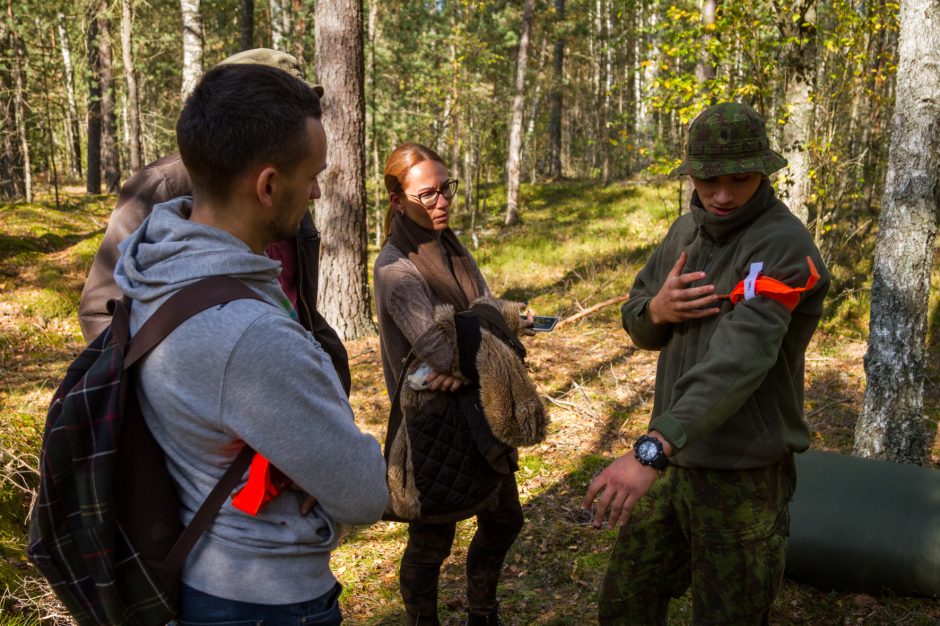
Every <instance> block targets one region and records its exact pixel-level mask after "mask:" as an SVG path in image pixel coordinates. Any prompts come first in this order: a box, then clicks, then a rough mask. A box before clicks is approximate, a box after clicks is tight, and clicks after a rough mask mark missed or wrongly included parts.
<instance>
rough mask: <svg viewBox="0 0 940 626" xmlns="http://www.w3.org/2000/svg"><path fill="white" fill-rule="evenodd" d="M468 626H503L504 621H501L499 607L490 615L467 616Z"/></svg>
mask: <svg viewBox="0 0 940 626" xmlns="http://www.w3.org/2000/svg"><path fill="white" fill-rule="evenodd" d="M467 626H503V621H502V620H501V619H499V607H497V608H495V609H493V612H492V613H490V614H489V615H484V616H481V615H471V614H469V613H468V614H467Z"/></svg>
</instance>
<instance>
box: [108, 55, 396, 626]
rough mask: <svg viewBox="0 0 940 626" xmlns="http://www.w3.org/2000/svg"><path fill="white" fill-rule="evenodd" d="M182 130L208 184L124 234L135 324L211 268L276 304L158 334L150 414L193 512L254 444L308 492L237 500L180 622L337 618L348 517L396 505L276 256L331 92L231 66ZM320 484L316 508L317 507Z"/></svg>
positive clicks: (201, 554)
mask: <svg viewBox="0 0 940 626" xmlns="http://www.w3.org/2000/svg"><path fill="white" fill-rule="evenodd" d="M245 85H250V86H251V88H250V89H246V88H245ZM176 130H177V142H178V144H179V149H180V153H181V155H182V159H183V163H184V164H185V166H186V169H187V171H188V172H189V175H190V177H191V178H192V182H193V196H192V197H191V198H190V197H182V198H177V199H174V200H171V201H169V202H166V203H163V204H159V205H157V206H155V207H154V209H153V213H152V214H151V215H150V216H149V217H148V218H147V219H146V220H145V221H144V222H143V224H142V225H141V226H140V228H138V229H137V230H136V231H135V232H134V233H133V234H132V235H131V236H130V237H129V238H128V239H127V240H125V241H124V242H123V243H122V244H121V246H120V249H121V257H120V259H119V261H118V264H117V267H116V269H115V280H116V281H117V284H118V285H119V286H120V287H121V289H122V290H123V292H124V293H125V294H127V295H128V296H129V297H131V298H132V299H133V300H134V304H133V308H132V310H131V332H132V333H133V332H136V331H137V329H138V328H140V326H141V325H142V324H143V323H144V322H145V321H146V319H147V318H148V317H149V316H150V315H151V314H153V313H154V311H156V310H157V308H158V307H159V306H160V305H161V304H162V303H163V302H164V301H166V299H167V298H168V297H170V296H171V295H172V294H174V293H176V292H177V291H178V290H180V289H181V288H183V287H186V286H187V285H189V284H191V283H193V282H195V281H197V280H200V279H202V278H205V277H207V276H218V275H225V276H231V277H234V278H237V279H238V280H241V281H243V282H244V283H245V284H246V285H248V286H249V287H251V288H252V289H254V290H255V291H256V292H257V293H258V294H260V295H261V296H262V297H263V298H264V300H265V302H261V301H257V300H235V301H232V302H229V303H228V304H226V305H223V306H220V307H215V308H212V309H209V310H206V311H203V312H202V313H199V314H197V315H195V316H193V317H192V318H190V319H189V320H188V321H186V322H184V323H183V324H181V325H180V326H179V327H178V328H177V329H176V330H175V331H174V332H173V333H171V334H170V336H169V337H168V338H167V339H165V340H164V341H163V342H162V343H161V344H160V345H158V346H157V347H156V348H155V349H154V350H153V351H152V352H151V353H150V354H149V355H148V356H147V357H146V358H145V360H144V361H143V362H142V364H141V366H140V370H139V376H138V395H139V399H140V404H141V409H142V411H143V414H144V418H145V420H146V422H147V424H148V426H149V427H150V429H151V431H152V432H153V435H154V437H155V438H156V439H157V441H158V442H159V444H160V445H161V447H162V448H163V450H164V451H165V453H166V455H167V459H168V465H169V469H170V473H171V474H172V476H173V478H174V480H175V482H176V484H177V487H178V490H179V492H180V498H181V501H182V510H181V512H180V515H181V519H182V522H183V523H184V524H185V523H188V522H189V521H190V519H191V518H192V516H193V514H194V512H195V511H196V509H197V508H198V507H199V505H200V504H201V503H202V502H203V500H204V499H205V498H206V496H207V495H208V493H209V492H210V491H211V489H212V487H213V486H214V485H215V484H216V482H217V481H218V480H219V478H220V477H221V476H222V475H223V474H224V472H225V470H226V469H227V467H228V466H229V465H230V464H231V463H232V461H233V460H234V459H235V457H236V456H237V455H238V453H239V452H240V450H241V449H242V447H243V446H245V445H249V446H251V447H252V448H253V449H254V450H256V451H257V452H258V453H259V454H261V455H263V456H264V457H265V458H267V459H268V460H269V461H270V462H271V464H272V465H274V466H275V467H277V468H278V469H279V470H280V471H282V472H283V473H284V474H285V475H286V476H287V477H288V478H289V479H290V480H291V481H293V482H294V484H295V485H296V487H297V488H298V490H296V491H285V492H283V493H281V494H280V495H279V496H277V497H275V498H274V499H273V500H271V501H270V502H268V503H267V504H266V505H265V506H264V507H263V508H262V509H261V510H260V511H259V512H258V513H257V514H256V515H248V514H246V513H243V512H242V511H240V510H238V509H236V508H234V507H233V506H232V505H231V503H230V502H229V503H226V504H225V505H224V506H223V507H222V509H221V511H220V513H219V515H218V516H217V517H216V518H215V520H214V522H213V523H212V525H211V526H210V527H209V529H208V531H207V532H206V533H205V534H204V535H203V537H202V538H201V539H200V541H199V543H198V544H197V545H196V547H195V548H194V549H193V551H192V553H191V554H190V556H189V558H188V560H187V561H186V564H185V567H184V569H183V573H182V581H183V588H182V594H181V606H180V611H181V613H180V623H181V624H186V623H194V622H198V623H207V622H251V623H259V622H262V621H263V622H265V623H267V624H338V623H340V621H341V620H342V618H341V616H340V612H339V607H338V604H337V599H338V595H339V590H340V587H339V584H338V583H337V582H336V579H335V578H334V577H333V575H332V573H331V572H330V567H329V560H330V553H331V551H332V550H333V549H334V548H335V547H336V545H337V542H338V540H339V536H340V532H341V525H343V524H369V523H372V522H374V521H376V520H378V519H379V517H380V516H381V515H382V512H383V510H384V508H385V504H386V500H387V498H388V492H387V489H386V485H385V463H384V460H383V457H382V453H381V450H380V448H379V445H378V442H377V441H376V440H375V439H374V438H372V437H371V436H369V435H366V434H364V433H362V432H361V431H360V430H359V429H358V428H357V426H356V425H355V423H354V421H353V414H352V409H351V408H350V405H349V402H348V401H347V399H346V394H345V393H344V391H343V388H342V385H341V383H340V380H339V378H338V376H337V374H336V371H335V369H334V368H333V366H332V364H331V362H330V357H329V355H327V354H326V353H325V352H324V351H323V349H322V348H321V347H320V345H319V344H318V343H317V342H316V341H315V340H314V338H313V337H312V336H311V335H310V333H309V332H307V331H305V330H304V329H303V327H302V326H301V325H300V324H299V323H297V321H296V320H297V314H296V311H294V309H293V307H292V305H291V303H290V300H289V299H288V297H287V296H286V295H285V294H284V292H283V291H282V290H281V288H280V286H279V284H278V281H277V276H278V271H279V268H280V264H279V263H278V262H277V261H274V260H271V259H269V258H267V257H266V256H264V254H263V252H264V249H265V248H266V247H267V246H268V245H269V244H270V243H271V242H273V241H279V240H282V239H286V238H289V237H292V236H294V235H296V233H297V231H298V229H299V228H300V222H301V219H302V218H303V216H304V215H306V214H307V210H308V205H309V203H310V200H313V199H315V198H317V197H319V195H320V189H319V186H318V183H317V176H318V175H319V174H320V173H321V172H322V171H323V169H324V168H325V166H326V136H325V134H324V131H323V126H322V124H321V122H320V103H319V98H318V96H317V94H316V93H315V92H314V91H313V90H312V89H311V88H310V86H309V85H307V84H306V83H304V82H303V81H301V80H299V79H297V78H295V77H293V76H291V75H289V74H287V73H286V72H283V71H281V70H278V69H274V68H271V67H266V66H261V65H229V66H220V67H216V68H214V69H213V70H210V71H209V72H207V73H206V75H205V76H204V77H203V79H202V80H201V81H200V83H199V84H198V85H197V87H196V88H195V90H194V91H193V93H192V95H190V97H189V98H188V99H187V101H186V104H185V106H184V108H183V112H182V113H181V115H180V119H179V121H178V123H177V129H176ZM308 496H309V497H312V498H313V499H314V500H315V501H316V505H315V506H314V507H313V509H312V511H309V512H307V513H306V514H301V508H302V505H305V504H306V503H308V502H310V501H309V500H307V498H308ZM303 508H304V510H305V511H306V510H307V509H308V508H309V507H307V506H304V507H303Z"/></svg>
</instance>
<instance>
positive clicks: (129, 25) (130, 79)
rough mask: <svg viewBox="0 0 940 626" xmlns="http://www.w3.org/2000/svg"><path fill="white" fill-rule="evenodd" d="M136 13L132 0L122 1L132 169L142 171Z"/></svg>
mask: <svg viewBox="0 0 940 626" xmlns="http://www.w3.org/2000/svg"><path fill="white" fill-rule="evenodd" d="M133 24H134V13H133V8H132V6H131V0H121V60H122V61H123V64H124V80H125V82H126V83H127V134H128V139H129V141H128V146H127V148H128V152H129V156H130V168H131V171H132V172H136V171H137V170H139V169H140V167H141V165H142V163H141V155H140V101H139V100H138V94H137V71H136V69H135V68H134V52H133V47H132V43H131V33H132V31H133Z"/></svg>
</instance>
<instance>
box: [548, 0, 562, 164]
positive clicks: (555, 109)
mask: <svg viewBox="0 0 940 626" xmlns="http://www.w3.org/2000/svg"><path fill="white" fill-rule="evenodd" d="M564 21H565V0H555V49H554V54H553V59H552V61H553V62H552V76H553V80H552V92H551V95H550V96H549V97H550V100H551V104H550V107H551V109H550V112H549V116H548V176H549V178H561V176H562V171H561V110H562V106H563V104H564V96H563V94H564V90H563V88H564V82H565V77H564V69H565V37H564V35H563V33H564V26H563V25H564Z"/></svg>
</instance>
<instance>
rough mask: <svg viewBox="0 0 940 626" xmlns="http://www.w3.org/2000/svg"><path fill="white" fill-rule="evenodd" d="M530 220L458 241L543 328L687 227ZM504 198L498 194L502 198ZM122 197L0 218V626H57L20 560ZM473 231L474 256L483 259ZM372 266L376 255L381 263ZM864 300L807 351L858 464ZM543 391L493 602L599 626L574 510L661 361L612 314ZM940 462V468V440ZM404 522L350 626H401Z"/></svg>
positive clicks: (603, 543)
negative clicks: (855, 444) (41, 457)
mask: <svg viewBox="0 0 940 626" xmlns="http://www.w3.org/2000/svg"><path fill="white" fill-rule="evenodd" d="M523 194H524V198H523V206H524V207H525V213H524V219H525V223H524V224H523V225H521V226H519V227H516V228H512V229H505V228H503V227H500V226H498V224H499V222H500V219H499V218H500V216H498V215H495V214H493V215H482V216H477V220H476V222H477V224H478V225H480V226H479V227H478V229H477V230H476V232H474V233H470V232H469V231H467V230H463V231H461V230H460V227H461V226H465V225H466V224H468V223H469V221H470V220H469V215H467V214H466V213H465V212H460V213H458V215H457V216H456V217H455V220H454V223H455V226H456V227H457V228H458V234H459V235H460V236H461V237H462V239H463V240H464V241H465V242H467V244H468V246H470V247H471V250H472V252H473V253H474V255H475V257H476V258H477V260H478V261H479V263H480V266H481V267H482V269H483V273H484V275H485V276H486V277H487V279H488V281H489V284H490V287H491V288H492V290H493V292H494V293H496V294H499V295H502V296H504V297H508V298H512V299H515V300H528V301H529V302H530V303H531V306H532V308H533V310H535V311H536V312H538V313H539V314H544V315H558V316H560V317H567V316H570V315H573V314H575V313H577V312H578V311H580V310H583V309H585V308H587V307H590V306H591V305H594V304H596V303H599V302H603V301H605V300H607V299H610V298H614V297H615V296H618V295H621V294H625V293H626V292H627V291H628V290H629V287H630V284H631V283H632V280H633V277H634V276H635V275H636V273H637V271H638V270H639V268H640V267H641V266H642V264H643V262H644V261H645V259H646V258H647V257H648V256H649V254H650V253H651V252H652V250H653V248H654V247H655V245H656V242H657V241H658V240H659V239H660V238H661V237H662V236H663V235H664V234H665V231H666V228H667V227H668V224H669V222H670V221H671V220H672V219H674V218H675V217H676V212H675V209H673V208H672V207H673V205H674V198H675V194H674V193H673V191H672V187H668V188H667V187H663V186H658V185H648V184H617V185H611V186H608V187H600V186H596V185H593V184H587V183H577V182H569V183H558V184H551V185H548V184H546V185H538V186H524V187H523ZM494 197H499V194H498V193H497V194H494ZM112 205H113V197H109V196H97V197H88V196H83V195H69V196H67V197H66V200H65V202H64V204H63V205H62V206H61V207H60V208H58V209H57V208H56V207H55V205H54V203H53V202H52V201H51V200H48V199H44V200H42V201H40V202H37V203H34V204H23V203H21V204H13V205H10V204H7V205H0V381H2V383H0V587H2V588H3V596H2V599H0V624H4V625H7V624H26V623H34V622H36V621H40V620H42V621H47V622H55V621H63V620H62V618H61V617H60V616H61V609H59V608H57V606H56V604H55V602H54V600H53V599H52V598H51V597H50V595H49V592H48V591H47V590H46V589H44V587H43V585H42V583H41V582H40V581H39V580H38V578H37V572H36V571H35V570H34V569H33V568H32V567H31V566H30V565H29V564H28V563H27V561H26V559H25V556H24V550H25V542H26V526H25V521H24V520H25V516H26V513H27V511H28V505H29V501H30V497H31V494H32V490H33V488H34V487H35V484H36V474H35V467H36V462H37V454H38V449H39V443H40V435H41V431H42V423H43V419H44V416H45V409H46V406H47V404H48V401H49V398H50V396H51V394H52V391H53V389H54V386H55V385H56V384H57V381H58V379H59V378H60V377H61V376H62V374H63V372H64V371H65V367H66V366H67V364H68V362H69V361H70V360H71V359H72V358H74V356H75V355H76V354H77V353H78V352H79V351H80V350H81V348H82V347H83V342H82V341H81V335H80V332H79V329H78V322H77V313H76V311H77V303H78V298H79V295H80V293H81V288H82V284H83V281H84V277H85V275H86V273H87V270H88V267H89V266H90V263H91V260H92V258H93V256H94V252H95V250H96V248H97V246H98V244H99V242H100V239H101V235H102V233H103V231H104V227H105V225H106V222H107V218H108V214H109V212H110V208H111V206H112ZM472 235H475V236H476V238H477V240H478V242H479V248H477V249H473V247H472V246H473V244H472V240H473V237H472ZM372 252H373V254H374V252H375V251H374V250H373V251H372ZM938 280H940V270H937V269H935V272H934V281H933V282H934V285H935V287H934V289H932V290H931V292H932V300H931V311H932V317H931V322H932V323H931V329H932V336H931V343H932V346H933V349H932V350H931V351H930V354H931V359H932V362H931V364H930V365H931V369H930V373H929V376H928V383H927V385H926V392H927V409H928V414H929V416H931V424H932V425H933V428H934V431H936V423H937V416H938V413H940V387H938V381H940V377H938V369H940V368H938V363H937V358H938V352H940V351H938V350H937V349H936V347H937V343H938V337H937V335H938V334H940V333H938V332H937V331H938V330H940V321H938V317H940V312H938V308H940V306H938V304H937V293H938V289H937V288H936V285H937V284H938ZM866 321H867V295H866V294H865V292H857V291H856V292H851V293H844V294H832V296H831V298H830V302H829V312H828V313H827V317H826V319H825V320H824V322H823V324H822V326H821V328H820V330H819V332H817V334H816V337H815V338H814V340H813V343H812V345H811V347H810V350H809V352H808V355H807V375H806V389H807V397H806V411H807V416H808V421H809V423H810V426H811V428H812V431H813V436H814V440H813V447H814V448H816V449H822V450H832V451H837V452H842V453H848V452H850V450H851V446H852V438H853V432H854V425H855V421H856V418H857V416H858V413H859V412H860V410H861V403H862V395H863V391H864V386H865V376H864V370H863V366H862V358H863V355H864V353H865V349H866ZM347 347H348V349H349V354H350V356H351V362H352V370H353V394H352V404H353V408H354V410H355V414H356V417H357V421H358V423H359V424H360V425H361V427H363V428H364V429H366V430H368V431H370V432H372V433H373V434H375V436H376V437H377V438H378V439H379V440H380V441H381V440H382V439H383V437H384V428H385V419H386V415H387V411H388V399H387V396H386V393H385V389H384V385H383V382H382V375H381V361H380V357H379V351H378V341H377V339H376V338H375V337H370V338H366V339H362V340H358V341H352V342H349V343H348V344H347ZM527 348H528V350H529V357H528V364H529V368H530V370H531V372H532V377H533V380H534V381H535V383H536V385H537V386H538V388H539V391H540V393H541V394H542V396H543V398H544V400H545V404H546V406H547V407H548V409H549V413H550V416H551V426H550V428H549V434H548V437H547V439H546V441H545V442H544V443H542V444H541V445H538V446H534V447H532V448H528V449H524V450H523V451H522V453H521V460H520V465H521V469H520V471H519V472H518V474H517V480H518V483H519V490H520V496H521V499H522V503H523V509H524V513H525V516H526V525H525V527H524V528H523V530H522V533H521V535H520V537H519V539H518V540H517V541H516V543H515V545H514V546H513V548H512V550H511V552H510V553H509V556H508V558H507V563H506V567H505V570H504V575H503V579H502V583H501V589H500V598H501V603H502V607H503V615H504V621H505V622H506V623H507V624H514V625H527V624H591V623H596V618H595V615H596V601H597V590H598V587H599V584H600V581H601V578H602V577H603V574H604V570H605V567H606V563H607V558H608V554H609V550H610V547H611V546H612V544H613V542H614V539H615V533H614V531H610V530H595V529H594V528H593V527H591V526H590V525H589V524H588V523H587V517H586V515H585V514H584V512H583V511H582V510H581V508H580V504H581V500H582V498H583V496H584V492H585V489H586V487H587V484H588V482H589V481H590V479H591V477H592V476H594V475H595V474H596V473H597V472H598V471H599V470H600V469H601V468H603V467H604V466H605V465H606V464H607V463H608V462H609V461H610V460H611V459H613V458H615V457H616V456H618V455H620V454H623V453H624V452H625V451H626V449H627V446H628V444H629V443H630V442H631V441H632V440H633V439H634V438H635V437H636V436H637V435H638V434H640V433H641V432H643V430H644V427H645V425H646V423H647V420H648V418H649V414H650V411H651V408H652V397H653V385H654V379H655V365H656V355H655V354H654V353H651V352H646V351H642V350H638V349H637V348H635V347H634V346H633V344H632V343H631V342H630V340H629V338H628V337H627V336H626V334H625V333H624V332H623V331H622V329H621V328H620V322H619V307H618V306H616V305H613V306H609V307H606V308H603V309H601V310H600V311H598V312H597V313H595V314H592V315H590V316H588V317H587V318H585V319H583V320H581V321H579V322H578V323H575V324H570V325H566V326H564V327H561V328H559V329H557V330H555V331H554V332H551V333H543V334H539V335H538V336H536V337H534V338H532V339H530V340H528V341H527ZM933 443H934V445H933V446H932V451H931V460H932V464H933V466H934V467H938V465H940V436H938V437H935V438H934V440H933ZM473 531H474V522H473V521H472V520H468V521H465V522H461V523H460V524H459V525H458V533H457V539H456V540H455V543H454V548H453V554H452V556H451V558H450V559H448V561H447V562H446V563H445V566H444V570H443V573H442V578H441V592H440V617H441V620H442V622H444V623H445V624H449V625H452V626H453V625H457V624H462V623H463V621H462V620H463V615H464V611H465V599H464V592H463V589H464V580H465V577H464V571H463V564H464V560H465V556H466V551H467V547H468V544H469V540H470V538H471V537H472V535H473ZM405 538H406V526H405V525H403V524H397V523H389V522H382V523H378V524H375V525H374V526H371V527H369V528H355V529H352V530H351V531H350V532H349V533H348V534H347V536H346V538H345V539H344V541H343V543H342V545H341V547H340V548H339V549H338V550H337V552H336V554H335V556H334V560H333V570H334V572H335V573H336V575H337V577H338V578H339V579H340V581H341V582H342V583H343V585H344V586H345V591H344V593H343V596H342V609H343V613H344V615H345V617H346V623H348V624H351V625H354V626H358V625H377V624H389V625H392V624H402V623H404V614H403V610H402V606H401V601H400V598H399V596H398V582H397V581H398V573H397V572H398V561H399V558H400V556H401V553H402V550H403V548H404V543H405ZM690 622H691V606H690V601H689V598H688V595H686V597H684V598H681V599H679V600H678V601H676V602H673V604H672V607H671V609H670V623H675V624H688V623H690ZM938 622H940V600H938V599H921V598H906V597H897V596H892V595H877V596H874V595H868V594H862V593H845V592H831V591H823V590H819V589H816V588H813V587H810V586H807V585H804V584H800V583H798V582H794V581H791V580H787V581H786V582H785V584H784V587H783V591H782V592H781V594H780V596H779V597H778V599H777V602H776V605H775V607H774V615H773V617H772V623H774V624H814V625H815V624H833V625H835V624H839V625H847V624H905V625H927V624H937V623H938Z"/></svg>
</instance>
